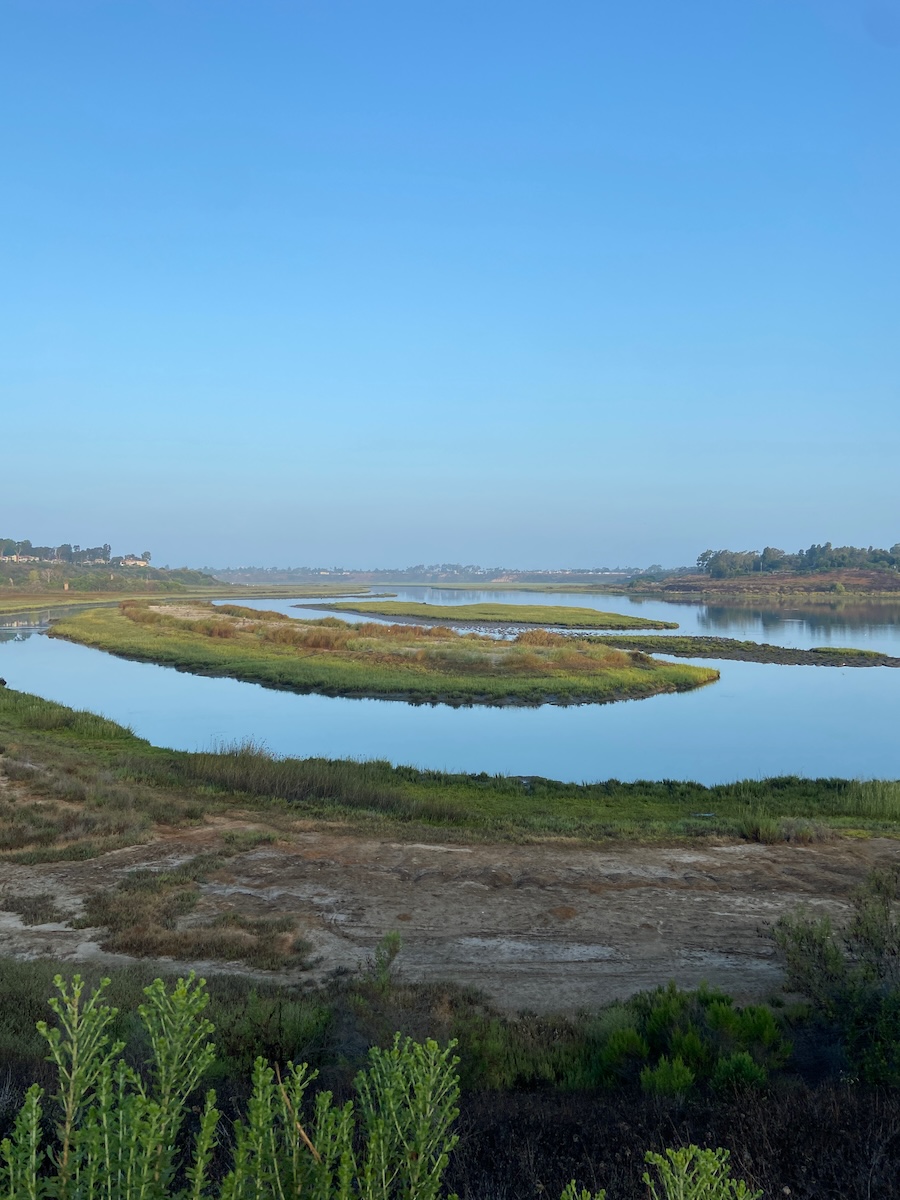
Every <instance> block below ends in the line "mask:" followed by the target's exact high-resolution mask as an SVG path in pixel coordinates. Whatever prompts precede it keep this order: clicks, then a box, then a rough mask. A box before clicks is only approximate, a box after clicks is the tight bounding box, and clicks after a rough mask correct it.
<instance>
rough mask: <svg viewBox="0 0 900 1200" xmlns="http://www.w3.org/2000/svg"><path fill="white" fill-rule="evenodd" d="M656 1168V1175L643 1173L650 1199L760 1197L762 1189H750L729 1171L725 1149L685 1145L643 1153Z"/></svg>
mask: <svg viewBox="0 0 900 1200" xmlns="http://www.w3.org/2000/svg"><path fill="white" fill-rule="evenodd" d="M644 1157H645V1159H646V1161H647V1163H648V1164H649V1165H650V1166H652V1167H654V1168H655V1171H656V1178H655V1179H654V1178H652V1177H651V1175H650V1173H649V1171H645V1172H644V1176H643V1179H644V1183H646V1185H647V1188H648V1190H649V1192H650V1197H651V1200H760V1198H761V1196H762V1192H751V1191H750V1189H749V1188H748V1187H747V1185H746V1183H745V1182H744V1181H743V1179H734V1178H733V1177H732V1175H731V1172H730V1170H729V1160H730V1157H731V1156H730V1155H729V1153H728V1151H727V1150H701V1149H700V1147H699V1146H685V1147H684V1148H683V1149H680V1150H666V1152H665V1154H655V1153H654V1152H653V1151H652V1150H648V1151H647V1153H646V1155H645V1156H644Z"/></svg>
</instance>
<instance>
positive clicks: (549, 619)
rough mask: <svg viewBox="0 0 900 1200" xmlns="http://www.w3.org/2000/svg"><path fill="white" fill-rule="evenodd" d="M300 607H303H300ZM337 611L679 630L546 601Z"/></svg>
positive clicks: (350, 606)
mask: <svg viewBox="0 0 900 1200" xmlns="http://www.w3.org/2000/svg"><path fill="white" fill-rule="evenodd" d="M298 607H301V606H298ZM327 607H328V608H330V609H333V610H334V611H335V612H347V613H358V614H360V615H361V616H364V617H365V616H379V617H416V618H420V619H423V620H427V621H435V622H440V621H447V622H450V623H451V624H453V625H459V624H474V625H536V626H539V627H540V628H544V629H545V628H547V626H550V625H552V626H554V627H556V628H558V629H677V628H678V624H677V622H672V621H648V620H645V619H644V618H643V617H629V616H626V615H624V614H622V613H609V612H598V611H597V610H596V609H594V608H571V607H568V606H567V605H563V604H559V605H547V604H417V603H413V602H408V601H400V600H398V601H389V602H386V603H385V602H383V601H378V602H376V603H374V604H370V603H368V602H365V603H362V604H354V603H350V602H348V603H346V604H329V605H327Z"/></svg>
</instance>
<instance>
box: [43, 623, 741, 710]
mask: <svg viewBox="0 0 900 1200" xmlns="http://www.w3.org/2000/svg"><path fill="white" fill-rule="evenodd" d="M51 636H52V637H61V638H67V639H68V640H70V641H74V642H80V643H81V644H83V645H86V646H92V647H95V648H97V649H100V650H107V651H109V652H111V653H113V654H118V655H121V656H123V657H126V658H134V659H139V660H143V661H146V662H155V663H159V664H162V665H165V666H173V667H177V668H179V669H180V670H184V671H191V672H193V673H195V674H200V675H223V676H230V677H232V678H234V679H242V680H246V681H249V682H252V683H260V684H264V685H267V686H270V687H280V688H286V689H289V690H291V691H297V692H317V693H321V694H324V695H330V696H357V697H372V698H379V699H381V698H383V699H393V700H406V701H411V702H423V703H446V704H528V705H533V704H590V703H595V704H596V703H605V702H607V701H612V700H636V699H641V698H643V697H645V696H653V695H657V694H659V693H661V692H679V691H687V690H689V689H691V688H695V687H699V686H701V685H702V684H706V683H711V682H713V681H714V680H716V679H718V677H719V674H718V671H716V670H713V669H711V668H704V667H696V666H688V665H686V664H674V663H666V662H658V661H657V660H655V659H653V658H650V657H649V656H647V655H646V654H643V653H642V652H640V651H630V650H619V649H617V648H615V647H613V646H608V645H604V644H603V643H598V642H595V641H588V640H586V639H585V640H579V641H573V640H572V639H569V638H565V637H562V636H561V635H559V634H552V633H547V632H546V631H544V630H541V629H535V630H528V631H526V632H524V633H522V634H520V635H519V636H518V637H517V638H515V639H512V640H510V641H502V642H498V641H497V640H495V639H493V638H490V637H486V636H481V635H479V634H474V633H468V634H460V633H456V632H454V631H453V630H450V629H446V628H443V627H441V626H437V627H430V626H424V625H380V624H375V623H366V624H356V625H349V624H347V623H346V622H344V621H340V620H338V619H337V618H334V617H326V618H325V619H324V620H311V621H299V620H294V619H293V618H291V617H288V616H285V615H284V614H282V613H276V612H261V611H259V610H257V609H252V608H243V607H240V606H237V605H231V604H227V605H221V606H219V607H215V606H213V605H212V604H208V603H205V604H204V603H198V602H190V603H179V604H168V605H159V604H147V603H135V602H125V603H123V604H121V605H120V606H119V608H118V609H115V610H111V609H94V610H91V611H87V612H82V613H79V614H77V615H75V616H73V617H69V618H67V619H65V620H63V621H60V622H58V623H57V624H56V625H54V626H53V628H52V630H51Z"/></svg>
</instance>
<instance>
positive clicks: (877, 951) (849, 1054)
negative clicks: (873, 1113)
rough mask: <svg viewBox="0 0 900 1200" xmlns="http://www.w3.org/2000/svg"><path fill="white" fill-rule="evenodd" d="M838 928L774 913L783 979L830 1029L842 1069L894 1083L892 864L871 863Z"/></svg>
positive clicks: (897, 962)
mask: <svg viewBox="0 0 900 1200" xmlns="http://www.w3.org/2000/svg"><path fill="white" fill-rule="evenodd" d="M852 904H853V914H852V916H851V919H850V921H849V923H848V925H847V927H846V928H845V929H843V930H836V929H835V928H834V927H833V926H832V924H831V921H830V920H829V919H828V918H827V917H823V918H819V919H817V918H814V917H809V916H806V915H803V914H800V915H798V916H786V917H782V918H781V919H780V920H779V921H778V922H777V924H776V926H775V930H774V936H775V941H776V944H777V945H778V947H779V949H780V951H781V953H782V956H783V959H784V964H785V969H786V972H787V976H788V981H789V984H790V986H791V987H792V988H793V989H794V990H795V991H798V992H800V993H801V994H802V995H803V996H805V997H806V998H807V999H808V1000H809V1001H810V1002H811V1004H812V1008H813V1012H814V1013H815V1014H816V1015H818V1016H819V1017H820V1018H821V1019H823V1020H824V1021H826V1022H827V1023H829V1024H830V1025H831V1026H832V1027H833V1029H834V1030H835V1031H836V1033H837V1035H838V1037H839V1039H840V1042H841V1045H842V1048H843V1051H844V1054H845V1056H846V1059H847V1065H848V1066H849V1067H850V1071H851V1072H852V1073H853V1074H855V1075H858V1076H859V1077H860V1078H861V1079H863V1080H864V1081H865V1082H867V1083H875V1084H888V1085H893V1086H896V1085H897V1084H900V867H893V868H892V869H890V870H886V871H873V872H872V873H871V874H870V875H869V877H868V878H867V880H866V881H865V883H864V884H863V885H862V886H861V887H859V888H858V889H857V890H856V891H855V892H854V894H853V897H852Z"/></svg>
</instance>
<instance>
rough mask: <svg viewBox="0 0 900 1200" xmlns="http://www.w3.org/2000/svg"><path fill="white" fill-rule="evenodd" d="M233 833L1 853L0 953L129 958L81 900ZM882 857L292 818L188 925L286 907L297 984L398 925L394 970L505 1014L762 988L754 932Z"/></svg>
mask: <svg viewBox="0 0 900 1200" xmlns="http://www.w3.org/2000/svg"><path fill="white" fill-rule="evenodd" d="M255 827H256V828H258V825H257V826H255ZM236 828H237V825H236V823H235V822H233V821H229V822H227V823H226V822H215V823H210V824H208V825H206V826H204V827H202V828H201V829H198V830H196V831H192V832H190V833H183V832H179V833H177V834H171V835H164V834H160V835H159V836H158V837H157V838H156V839H155V840H154V841H152V842H151V843H149V844H147V845H143V846H136V847H132V848H129V849H127V850H119V851H115V852H112V853H109V854H106V855H104V856H102V857H99V858H96V859H93V860H90V861H87V862H68V863H66V862H58V863H45V864H38V865H29V866H25V865H16V864H12V863H8V862H7V863H4V864H3V865H2V879H3V888H2V896H0V910H3V909H4V908H5V906H6V905H9V906H10V907H9V908H8V909H7V910H6V911H0V953H2V954H13V955H17V956H22V957H35V956H40V955H45V956H52V957H54V958H56V959H60V960H64V961H69V962H71V963H73V964H74V963H77V962H80V961H86V960H95V961H106V962H109V963H110V964H112V963H113V962H125V961H128V960H127V959H126V958H125V957H124V956H121V955H108V954H106V953H105V952H104V951H103V950H101V949H100V942H101V941H102V940H103V931H102V930H97V929H76V928H73V925H72V922H74V921H75V920H76V919H77V917H78V916H79V914H80V912H81V910H82V902H83V899H84V897H85V895H87V894H88V893H89V892H90V891H92V890H94V889H97V888H110V887H114V886H115V885H116V884H117V883H118V882H119V881H120V880H121V879H122V878H123V876H124V875H125V874H126V873H127V872H129V871H132V870H135V869H136V868H140V867H145V868H146V867H149V868H151V869H153V870H159V869H162V868H164V867H171V866H173V865H176V864H178V863H181V862H184V861H185V860H187V859H189V858H190V857H191V856H193V855H196V854H198V853H199V852H201V851H204V850H209V849H214V848H215V847H216V846H217V845H221V843H222V837H223V835H224V834H227V833H229V831H230V832H231V833H232V834H233V833H234V831H235V829H236ZM247 828H248V826H246V825H244V826H243V827H242V829H243V830H244V831H246V829H247ZM896 854H897V843H896V842H893V841H889V840H886V839H872V840H868V841H856V840H854V841H849V840H845V841H836V842H833V843H826V844H822V845H817V846H807V847H797V846H787V845H779V846H763V845H756V844H752V845H751V844H739V845H713V846H703V847H692V848H686V847H674V848H660V847H652V848H647V847H636V846H624V847H617V848H612V847H604V848H594V849H590V848H588V849H585V848H580V847H575V846H566V845H560V844H555V845H550V846H547V845H544V846H513V845H495V846H486V845H472V846H466V845H459V844H454V845H443V844H439V843H435V844H425V843H397V842H393V841H390V840H378V839H374V838H371V837H362V836H358V835H353V834H351V833H346V832H341V831H335V830H328V831H323V830H321V829H319V830H311V829H302V828H298V829H297V830H296V832H295V833H294V834H293V835H291V836H290V838H289V839H287V840H282V841H280V842H278V843H275V844H271V845H262V846H257V847H256V848H254V849H251V850H247V851H245V852H243V853H238V854H234V855H233V856H232V857H230V858H229V859H228V861H227V862H226V863H225V865H224V866H222V867H221V868H220V869H218V870H216V871H214V872H213V873H212V874H211V875H210V876H209V877H208V878H207V879H206V880H205V881H204V882H203V883H202V885H201V899H200V904H199V906H198V908H197V909H196V910H195V911H194V912H193V913H192V914H191V915H190V917H189V918H187V919H186V920H187V921H189V922H191V921H198V920H201V919H202V920H209V919H210V918H212V917H215V916H217V915H221V914H225V913H231V914H232V915H234V916H238V915H240V916H249V917H254V918H255V917H265V916H270V915H272V914H277V915H278V916H280V917H283V916H285V915H290V916H292V917H294V918H295V919H296V923H297V928H298V930H299V931H300V932H301V934H302V936H303V937H305V938H306V939H308V941H309V942H311V943H312V945H313V947H314V952H313V965H312V967H311V969H306V970H304V971H302V972H301V971H299V970H298V972H297V973H295V974H292V975H290V976H285V978H294V979H301V978H307V979H310V980H314V979H317V978H323V977H325V976H326V975H327V974H328V973H329V972H331V971H334V970H338V969H350V970H354V969H356V968H357V967H359V966H361V965H363V964H365V963H366V962H367V961H368V960H369V959H370V958H371V955H372V953H373V950H374V947H375V945H376V944H377V942H378V941H379V940H380V939H381V938H382V937H383V936H384V935H385V934H386V933H388V932H390V931H392V930H397V931H399V932H400V934H401V936H402V939H403V949H402V952H401V954H400V957H399V959H398V964H397V965H398V968H399V970H400V971H401V972H402V975H403V977H405V978H407V979H409V980H434V979H450V980H455V981H458V982H460V983H467V984H472V985H475V986H477V987H479V988H482V989H484V991H485V992H486V993H487V994H488V995H489V996H490V997H491V998H492V999H493V1000H494V1001H495V1002H496V1003H498V1004H500V1005H501V1006H503V1007H505V1008H508V1009H512V1010H519V1009H523V1008H524V1009H531V1010H535V1011H560V1010H568V1011H572V1010H576V1009H578V1008H582V1007H595V1006H598V1005H601V1004H603V1003H606V1002H608V1001H610V1000H613V999H615V998H618V997H623V996H626V995H628V994H630V993H632V992H635V991H637V990H640V989H642V988H648V987H653V986H656V985H657V984H660V983H664V982H665V981H667V980H668V979H675V980H676V981H677V982H678V983H679V984H681V985H682V986H685V987H693V986H696V985H697V984H698V983H699V982H700V981H701V980H707V981H709V982H710V983H711V984H714V985H717V986H720V987H723V988H725V989H727V990H728V991H730V992H732V993H733V994H734V995H735V996H737V997H738V998H740V999H749V998H760V997H765V996H767V995H770V994H771V993H772V992H773V991H774V990H776V989H777V988H778V986H779V983H780V978H781V976H780V971H779V967H778V964H777V962H776V960H775V958H774V955H773V950H772V945H771V942H770V941H769V940H768V939H767V938H766V937H765V936H761V931H763V930H764V929H765V928H766V926H768V925H769V924H770V923H771V922H772V921H774V920H775V919H776V918H777V917H778V916H779V915H780V914H781V913H783V912H787V911H790V910H793V909H796V908H797V907H798V906H799V905H807V906H808V907H809V908H810V909H812V910H813V911H815V912H818V913H829V914H833V915H835V916H838V917H839V916H840V915H841V913H842V912H843V911H844V909H845V906H846V902H847V897H848V894H849V892H850V890H851V888H852V887H853V886H855V885H856V884H857V883H858V882H859V881H860V880H861V878H862V877H863V876H864V874H865V873H866V871H867V870H868V869H870V868H871V867H872V866H874V865H878V864H885V863H887V862H889V861H893V860H895V858H896ZM42 893H50V894H51V895H52V897H53V898H54V902H55V904H56V906H57V908H58V909H59V910H60V913H61V914H64V916H65V919H60V920H57V921H55V922H53V923H48V924H45V925H40V926H26V925H24V924H23V922H22V920H21V919H20V918H19V917H18V916H16V915H15V914H14V912H13V911H12V905H13V903H14V900H13V898H14V897H21V896H25V895H35V894H42ZM7 898H9V899H7ZM178 965H179V966H182V965H183V966H198V967H200V968H201V969H203V970H206V971H213V970H221V969H222V966H221V964H211V963H192V964H188V963H185V964H178ZM226 969H227V970H231V971H241V972H243V971H246V970H247V968H245V967H243V966H241V965H240V964H237V963H234V964H229V965H228V966H227V967H226Z"/></svg>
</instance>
